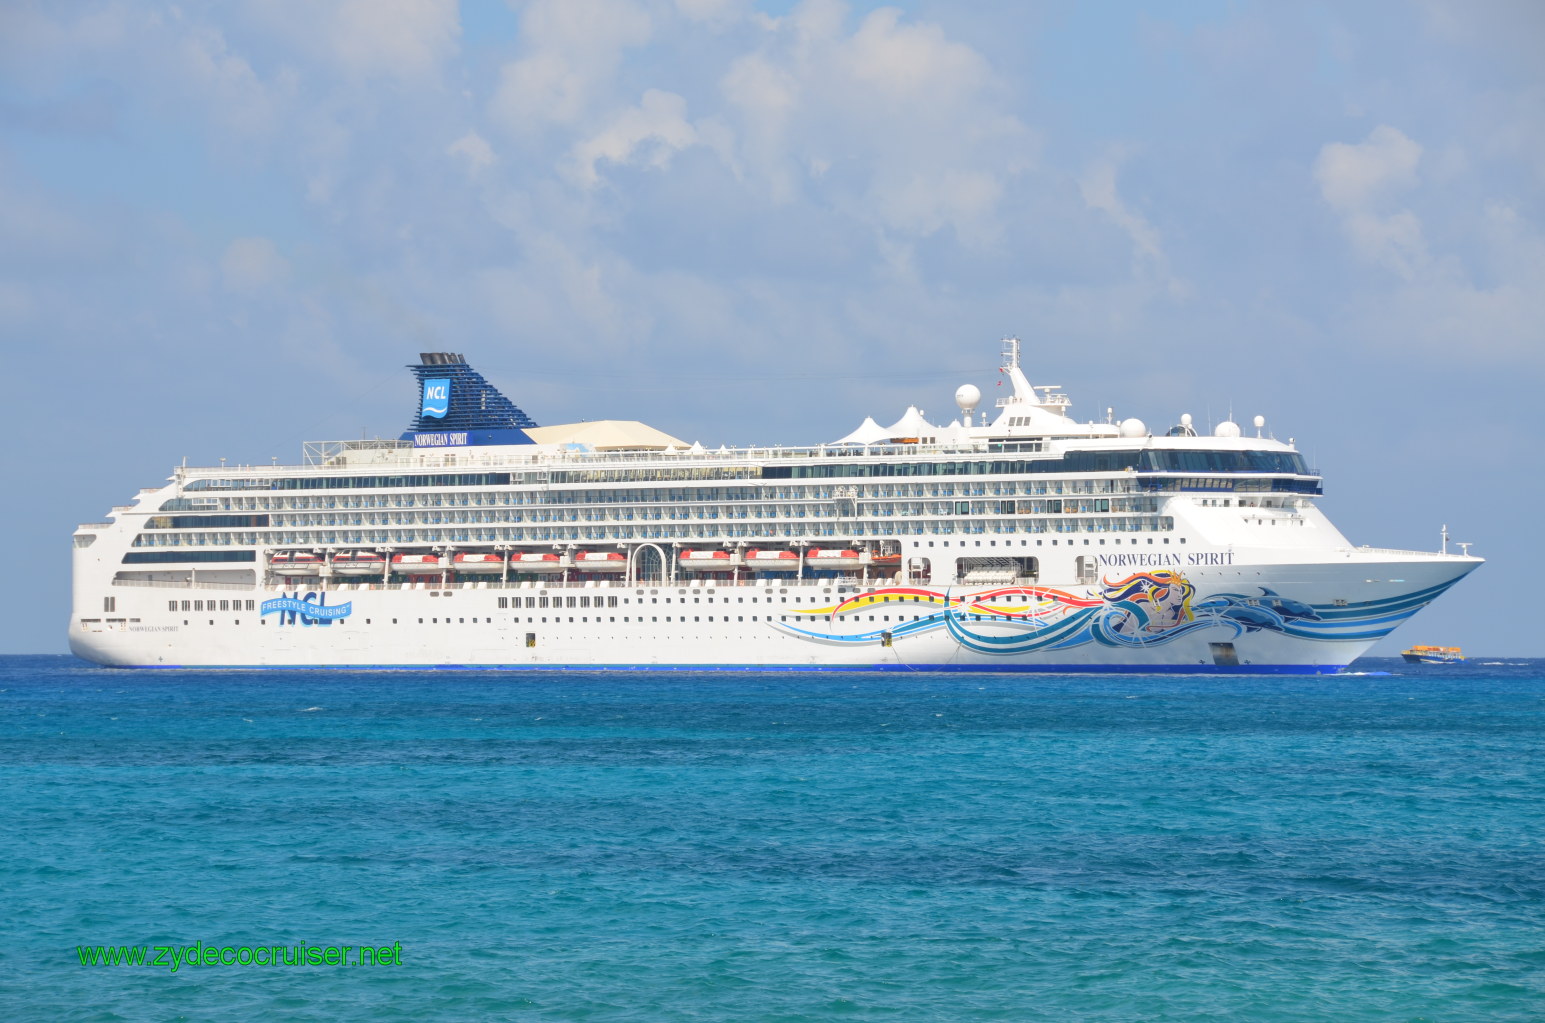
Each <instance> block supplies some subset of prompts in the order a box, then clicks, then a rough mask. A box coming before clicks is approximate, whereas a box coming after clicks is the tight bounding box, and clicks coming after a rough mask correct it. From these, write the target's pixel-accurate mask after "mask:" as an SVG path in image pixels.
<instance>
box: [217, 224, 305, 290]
mask: <svg viewBox="0 0 1545 1023" xmlns="http://www.w3.org/2000/svg"><path fill="white" fill-rule="evenodd" d="M220 270H221V272H222V274H223V275H224V278H225V286H226V287H227V288H228V289H230V290H231V291H236V292H242V293H246V294H254V293H256V292H259V291H263V290H264V289H266V288H268V287H270V286H272V285H274V284H278V283H279V282H281V281H283V280H284V279H285V278H287V277H288V276H289V274H290V264H289V262H288V261H287V260H286V259H285V258H284V257H283V256H281V255H279V249H278V247H277V246H275V245H274V243H273V240H272V239H269V238H237V239H235V240H234V241H232V242H231V243H230V244H229V245H227V246H226V248H225V254H224V255H223V256H221V257H220Z"/></svg>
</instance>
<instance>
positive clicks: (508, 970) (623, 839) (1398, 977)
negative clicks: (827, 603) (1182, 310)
mask: <svg viewBox="0 0 1545 1023" xmlns="http://www.w3.org/2000/svg"><path fill="white" fill-rule="evenodd" d="M1359 667H1372V668H1378V669H1383V670H1387V671H1390V672H1393V674H1388V675H1361V676H1349V677H1320V678H1241V677H1228V678H1189V677H1182V678H1175V677H1166V678H1154V679H1144V678H1134V677H1120V678H1099V677H1051V678H1027V677H1014V678H995V677H992V676H982V677H980V678H969V677H962V676H950V677H941V676H914V677H905V678H903V677H894V676H883V677H877V676H872V675H865V676H847V675H832V676H797V677H791V676H787V675H766V676H762V675H733V676H722V677H721V676H712V675H679V674H672V675H669V676H663V675H662V676H650V675H639V676H636V677H635V676H616V675H605V676H601V675H586V674H573V675H564V676H556V677H551V678H546V677H535V676H527V675H522V676H518V677H511V676H493V675H481V674H475V673H463V672H458V673H455V674H447V675H434V674H429V673H400V674H397V673H377V674H366V673H340V674H325V673H316V672H306V673H295V674H285V673H247V672H241V673H234V672H233V673H220V672H197V671H186V672H178V673H165V674H162V673H155V672H122V671H116V672H115V671H107V670H102V669H95V668H91V667H88V666H85V665H83V664H81V663H80V662H77V661H73V660H71V659H69V658H41V657H39V658H19V657H18V658H4V659H0V690H3V692H0V892H3V893H4V894H3V899H4V907H5V912H4V913H3V914H0V1017H3V1018H4V1019H7V1020H32V1019H37V1020H57V1019H64V1020H102V1021H108V1020H114V1021H116V1020H164V1019H211V1018H220V1019H272V1020H283V1019H327V1020H344V1021H355V1020H359V1021H364V1020H425V1019H447V1020H451V1019H454V1020H637V1021H651V1023H652V1021H664V1020H682V1021H695V1020H704V1021H708V1020H713V1021H717V1020H780V1021H781V1020H787V1021H794V1020H862V1021H869V1020H897V1021H912V1020H1015V1021H1018V1020H1040V1019H1045V1020H1100V1021H1105V1020H1109V1021H1117V1020H1121V1021H1128V1020H1220V1021H1221V1020H1337V1021H1361V1020H1370V1021H1372V1020H1378V1021H1389V1020H1435V1021H1451V1020H1486V1021H1505V1020H1537V1019H1540V1018H1541V1016H1542V1015H1545V855H1542V853H1545V849H1542V842H1541V839H1540V837H1539V836H1540V834H1541V833H1542V832H1545V827H1542V821H1541V817H1542V808H1545V762H1542V752H1541V751H1542V749H1545V744H1542V739H1545V662H1528V663H1521V664H1511V665H1507V664H1502V665H1483V664H1477V663H1474V662H1472V663H1470V664H1467V665H1463V666H1443V667H1431V668H1419V667H1418V668H1406V667H1405V666H1403V665H1399V664H1398V663H1397V662H1378V663H1374V664H1371V665H1370V663H1369V662H1363V663H1362V664H1360V665H1359ZM195 941H201V942H203V943H204V944H205V945H218V946H236V945H254V946H255V945H269V946H272V945H294V944H297V943H300V942H305V943H307V944H310V945H334V944H336V945H344V944H348V945H359V944H363V943H368V944H371V945H377V946H379V945H391V944H393V943H394V942H400V943H401V947H402V957H403V965H401V966H384V965H377V966H304V967H294V966H282V965H281V966H239V965H232V966H183V967H181V968H180V969H179V970H178V971H177V972H176V973H173V972H171V970H170V969H169V967H156V966H143V967H137V966H82V965H81V964H80V962H79V958H78V954H77V946H78V945H82V944H90V945H99V944H112V945H128V944H145V945H170V944H177V945H189V944H192V943H194V942H195Z"/></svg>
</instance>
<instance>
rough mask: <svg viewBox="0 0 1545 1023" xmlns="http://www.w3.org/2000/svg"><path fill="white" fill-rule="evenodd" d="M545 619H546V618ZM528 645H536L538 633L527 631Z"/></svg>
mask: <svg viewBox="0 0 1545 1023" xmlns="http://www.w3.org/2000/svg"><path fill="white" fill-rule="evenodd" d="M543 620H544V621H545V620H546V619H543ZM526 646H536V633H534V632H528V633H526Z"/></svg>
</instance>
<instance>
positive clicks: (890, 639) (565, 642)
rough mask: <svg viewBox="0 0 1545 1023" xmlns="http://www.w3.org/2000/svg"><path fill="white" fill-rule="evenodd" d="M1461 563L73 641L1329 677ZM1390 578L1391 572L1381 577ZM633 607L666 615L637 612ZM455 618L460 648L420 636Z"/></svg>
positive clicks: (848, 589) (242, 659)
mask: <svg viewBox="0 0 1545 1023" xmlns="http://www.w3.org/2000/svg"><path fill="white" fill-rule="evenodd" d="M1452 561H1453V559H1443V560H1442V561H1438V560H1436V559H1434V560H1433V561H1432V562H1431V563H1426V564H1424V563H1421V562H1404V563H1394V562H1381V563H1374V562H1369V561H1366V560H1363V559H1358V560H1357V561H1356V562H1354V563H1351V564H1348V563H1321V564H1301V565H1279V566H1271V567H1270V568H1268V566H1252V567H1250V568H1248V569H1240V568H1230V569H1222V570H1219V569H1203V570H1191V571H1184V570H1175V569H1151V570H1140V571H1136V572H1132V571H1125V572H1122V573H1120V574H1110V575H1107V576H1105V577H1103V578H1102V579H1101V580H1099V581H1098V582H1097V583H1096V584H1094V585H1090V586H1081V587H1065V586H1064V587H1055V586H1040V585H1035V584H1024V585H1005V586H988V587H972V586H952V587H943V588H941V587H931V586H905V585H901V586H877V587H859V586H840V585H839V586H834V585H831V584H830V582H829V581H825V582H820V583H812V584H808V585H804V586H798V585H793V586H779V587H766V588H764V589H765V592H762V593H761V597H762V599H764V600H767V601H768V602H769V603H773V602H776V603H773V606H772V607H767V606H766V605H764V604H762V603H760V602H758V603H757V604H756V605H755V606H754V607H753V606H752V605H750V604H748V603H746V600H747V598H746V596H745V594H746V593H749V592H752V591H751V590H750V589H749V588H730V587H722V588H710V587H708V586H707V585H698V584H696V583H693V584H691V585H692V588H691V589H690V590H688V591H687V594H690V595H686V596H685V600H684V601H683V602H685V601H687V600H696V601H699V603H697V604H693V605H690V610H691V611H693V612H697V613H695V614H688V615H680V614H670V615H661V614H659V613H657V612H659V611H661V610H662V605H660V604H658V603H656V604H647V603H646V602H647V601H649V600H659V598H658V597H651V596H649V595H648V594H649V593H652V592H660V591H657V590H648V591H644V592H643V593H638V594H634V593H633V592H631V591H630V593H629V596H628V597H627V598H626V599H627V600H628V604H625V605H624V604H622V603H621V602H620V601H619V604H618V605H617V606H615V607H605V608H603V609H602V612H603V613H594V612H592V613H588V614H573V615H571V614H568V613H567V612H568V611H569V610H570V609H569V608H567V607H566V608H564V611H565V613H563V614H548V615H537V616H528V615H527V614H524V613H522V614H520V615H515V614H512V613H510V612H508V611H506V612H505V613H503V614H501V613H499V612H498V610H497V609H493V610H492V613H488V614H480V615H475V616H473V617H472V618H471V620H470V621H468V620H467V618H466V617H465V615H464V613H465V612H468V611H484V610H485V609H489V605H496V603H497V601H498V598H500V597H502V598H503V599H504V602H505V603H510V602H511V601H512V600H519V601H520V603H521V604H524V600H523V599H521V598H520V597H512V596H509V595H508V594H512V593H513V594H521V595H525V594H526V593H528V591H529V593H530V594H533V595H534V594H537V593H546V592H548V591H546V590H545V589H543V588H542V587H541V585H540V584H531V585H530V586H529V587H525V588H516V589H513V590H504V589H499V588H497V587H494V588H490V589H487V590H480V589H478V588H476V584H472V585H471V588H468V589H463V590H461V591H459V592H457V593H456V596H455V601H456V604H457V605H458V606H457V607H456V608H455V611H456V612H459V613H458V614H456V615H455V617H454V619H453V618H448V617H446V616H445V612H446V610H447V609H448V605H447V604H445V603H443V601H444V597H442V596H441V595H440V593H431V592H426V591H422V590H409V591H385V590H379V589H370V588H368V586H367V585H364V584H361V585H359V586H357V587H356V586H352V585H351V584H347V583H345V584H343V585H342V586H341V588H339V589H336V590H330V591H328V592H326V593H320V594H319V593H305V594H301V593H299V592H297V593H295V595H294V596H289V595H280V596H278V597H276V598H274V599H270V600H268V601H264V602H263V603H264V606H269V607H271V608H272V609H273V610H272V611H271V612H270V613H268V614H266V615H264V616H263V617H262V618H260V619H259V620H258V621H259V622H260V624H257V623H254V624H255V627H256V628H258V629H261V630H263V631H262V638H263V642H262V643H260V644H253V643H251V642H250V636H234V635H231V634H230V633H229V632H227V633H226V635H221V632H222V630H219V629H217V628H215V629H212V628H211V627H210V626H204V625H203V623H201V622H197V623H193V624H190V625H188V626H182V627H171V628H168V627H165V626H162V627H159V628H157V629H155V630H153V631H130V629H129V628H126V627H120V628H119V629H117V630H103V631H100V632H93V633H75V634H72V637H71V647H72V650H73V651H74V652H75V653H76V654H77V655H78V656H81V657H84V658H86V659H88V660H92V661H96V662H98V663H102V664H108V665H114V666H123V667H194V666H226V667H264V668H276V667H285V668H312V667H316V668H338V667H355V668H439V669H449V668H466V669H490V670H495V669H496V670H519V669H547V670H554V669H557V670H602V669H639V668H648V669H656V670H671V669H679V670H722V669H729V670H801V671H821V670H834V671H836V670H841V671H855V670H879V671H885V670H895V671H966V670H969V671H978V672H1078V671H1085V672H1150V673H1151V672H1175V673H1211V672H1238V673H1273V672H1284V673H1296V674H1304V673H1327V672H1335V671H1339V670H1341V669H1342V668H1344V667H1345V666H1346V665H1347V664H1348V663H1350V662H1351V661H1352V660H1354V659H1355V658H1356V657H1358V656H1359V655H1361V654H1362V653H1364V652H1365V651H1366V650H1367V649H1368V648H1369V647H1370V646H1372V644H1373V643H1375V642H1376V641H1377V640H1379V639H1380V638H1382V637H1383V636H1385V635H1387V634H1388V633H1389V632H1390V631H1391V630H1393V629H1394V628H1395V627H1396V626H1397V625H1399V624H1400V623H1401V622H1403V621H1404V620H1405V619H1406V618H1408V617H1410V616H1411V615H1413V614H1415V613H1416V612H1417V611H1419V610H1420V609H1421V608H1423V607H1425V606H1426V605H1427V604H1428V603H1430V602H1431V601H1432V600H1434V599H1436V598H1437V597H1438V596H1439V595H1440V594H1442V593H1443V592H1444V591H1445V590H1447V589H1448V588H1449V587H1450V586H1451V585H1453V583H1455V582H1456V581H1458V579H1460V578H1461V577H1462V576H1464V575H1465V574H1467V573H1468V572H1469V571H1470V570H1471V569H1472V568H1473V567H1474V563H1473V562H1469V563H1462V564H1458V565H1456V564H1453V563H1452ZM1271 569H1275V570H1271ZM1375 572H1377V573H1378V574H1380V575H1382V577H1383V578H1377V579H1375V578H1371V577H1370V576H1371V574H1373V573H1375ZM775 589H776V591H777V592H776V594H774V592H773V591H774V590H775ZM551 592H553V593H557V592H560V590H559V589H557V588H554V589H553V590H552V591H551ZM666 592H671V593H675V590H670V591H666ZM445 595H446V596H449V595H450V594H449V592H446V594H445ZM537 599H539V598H537V597H535V596H533V597H532V600H533V602H535V601H536V600H537ZM540 599H543V600H544V601H545V600H553V599H554V598H552V597H542V598H540ZM557 599H559V600H561V599H562V598H557ZM678 599H681V598H678ZM599 600H600V598H597V602H598V603H599ZM783 600H787V601H788V603H786V604H785V603H782V602H781V601H783ZM634 601H639V602H640V603H641V604H644V610H645V611H647V612H656V613H645V614H639V613H637V612H638V610H639V608H638V606H637V605H635V604H634V603H633V602H634ZM705 602H706V603H705ZM676 606H677V605H672V607H673V608H675V607H676ZM319 609H321V610H319ZM340 609H342V610H340ZM578 610H583V609H578ZM748 611H754V612H755V613H750V614H748V613H747V612H748ZM767 611H772V612H773V613H771V614H768V613H765V612H767ZM703 612H717V613H708V614H705V613H703ZM324 616H325V617H324ZM382 616H384V617H382ZM528 617H532V618H538V619H546V620H545V621H529V622H528V621H527V620H526V619H527V618H528ZM387 621H389V622H391V623H392V624H393V626H394V628H393V630H392V631H393V632H396V633H398V634H399V635H403V637H404V638H405V639H407V640H408V642H406V643H403V644H401V645H400V646H398V645H396V644H393V646H394V647H395V649H387V648H384V647H383V645H382V644H381V642H380V641H379V638H378V637H379V635H380V633H379V630H378V628H377V625H378V623H383V622H387ZM453 624H454V625H455V626H458V627H456V628H454V634H455V637H456V639H457V645H458V647H459V649H458V650H457V651H455V654H454V656H449V657H448V656H446V654H447V651H446V650H444V649H436V648H435V647H434V646H433V645H432V644H431V643H430V642H425V641H415V639H416V638H418V637H422V640H431V639H435V638H437V636H438V635H439V634H441V633H443V632H444V631H445V630H446V629H447V627H448V626H452V625H453ZM270 630H271V631H270ZM415 633H417V634H418V637H415V635H414V634H415ZM598 638H599V639H601V640H602V642H597V639H598Z"/></svg>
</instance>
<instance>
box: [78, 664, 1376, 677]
mask: <svg viewBox="0 0 1545 1023" xmlns="http://www.w3.org/2000/svg"><path fill="white" fill-rule="evenodd" d="M107 667H112V668H129V669H133V670H136V671H548V672H570V671H680V672H697V673H699V674H707V673H709V672H716V671H805V672H821V671H825V672H844V671H849V672H853V671H875V672H963V671H973V672H977V673H978V674H983V675H999V674H1016V675H1021V674H1044V675H1071V674H1083V675H1335V674H1338V673H1340V672H1343V671H1345V670H1346V668H1345V667H1342V666H1340V665H1333V664H1241V665H1238V666H1230V667H1224V666H1220V665H1214V664H1134V665H1121V664H1016V665H1005V664H835V665H826V664H821V665H816V664H221V665H202V664H187V665H184V664H115V665H107Z"/></svg>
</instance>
